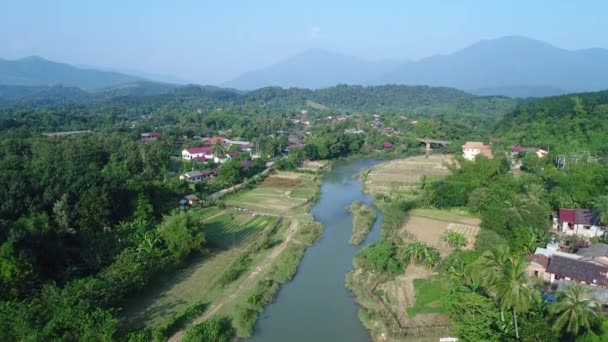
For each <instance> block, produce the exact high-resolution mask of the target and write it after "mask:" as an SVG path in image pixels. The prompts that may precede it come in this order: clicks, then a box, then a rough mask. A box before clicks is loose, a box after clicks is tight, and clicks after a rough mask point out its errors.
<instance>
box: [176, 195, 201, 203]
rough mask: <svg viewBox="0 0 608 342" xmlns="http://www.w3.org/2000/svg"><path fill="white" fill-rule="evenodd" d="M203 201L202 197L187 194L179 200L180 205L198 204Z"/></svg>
mask: <svg viewBox="0 0 608 342" xmlns="http://www.w3.org/2000/svg"><path fill="white" fill-rule="evenodd" d="M200 202H201V199H200V198H198V196H196V195H186V196H184V198H182V199H181V200H179V204H180V205H197V204H199V203H200Z"/></svg>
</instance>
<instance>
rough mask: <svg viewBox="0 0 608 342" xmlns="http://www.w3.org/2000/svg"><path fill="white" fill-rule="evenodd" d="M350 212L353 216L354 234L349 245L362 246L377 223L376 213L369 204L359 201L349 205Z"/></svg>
mask: <svg viewBox="0 0 608 342" xmlns="http://www.w3.org/2000/svg"><path fill="white" fill-rule="evenodd" d="M348 211H349V212H350V213H351V214H352V215H353V232H352V236H351V238H350V241H349V243H350V244H351V245H360V244H361V243H362V242H363V240H365V237H366V236H367V234H368V233H369V231H370V230H371V229H372V225H373V224H374V222H375V221H376V212H375V211H374V209H372V208H371V207H370V206H368V205H367V204H365V203H361V202H359V201H356V202H353V203H352V204H351V205H349V206H348Z"/></svg>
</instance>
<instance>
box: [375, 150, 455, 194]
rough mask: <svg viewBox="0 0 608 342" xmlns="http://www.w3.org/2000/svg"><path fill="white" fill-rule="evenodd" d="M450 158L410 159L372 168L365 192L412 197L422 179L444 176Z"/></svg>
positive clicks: (447, 172) (441, 156) (438, 156)
mask: <svg viewBox="0 0 608 342" xmlns="http://www.w3.org/2000/svg"><path fill="white" fill-rule="evenodd" d="M450 161H451V158H450V157H449V156H443V155H430V156H429V157H428V158H426V157H425V156H417V157H410V158H406V159H399V160H393V161H390V162H387V163H384V164H380V165H378V166H376V167H373V168H372V169H371V170H370V171H369V173H368V174H367V177H366V179H365V191H367V192H370V193H382V194H385V195H392V194H401V195H407V194H411V195H414V194H415V192H416V190H417V188H418V185H419V184H420V182H421V181H422V177H423V176H426V177H429V178H434V177H441V176H446V175H448V174H449V173H450V171H449V170H448V168H447V167H446V166H445V164H446V163H449V162H450Z"/></svg>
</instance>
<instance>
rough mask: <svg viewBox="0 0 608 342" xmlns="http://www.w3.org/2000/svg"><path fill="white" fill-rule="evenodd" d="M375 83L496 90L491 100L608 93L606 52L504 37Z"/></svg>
mask: <svg viewBox="0 0 608 342" xmlns="http://www.w3.org/2000/svg"><path fill="white" fill-rule="evenodd" d="M376 82H377V83H397V84H425V85H430V86H446V87H454V88H458V89H463V90H467V91H472V92H475V90H479V89H494V91H493V92H494V93H495V94H493V95H496V94H500V95H512V94H513V91H514V89H516V88H519V89H520V91H517V92H516V93H517V96H520V97H528V96H535V95H537V93H539V94H540V95H543V96H547V95H559V94H562V93H564V92H580V91H592V90H600V89H608V50H604V49H586V50H574V51H570V50H564V49H560V48H557V47H555V46H552V45H550V44H547V43H544V42H541V41H538V40H533V39H529V38H524V37H503V38H498V39H493V40H484V41H481V42H479V43H476V44H473V45H471V46H469V47H467V48H464V49H462V50H460V51H457V52H455V53H453V54H450V55H447V56H434V57H430V58H425V59H422V60H420V61H418V62H415V63H407V64H404V65H403V66H401V67H399V68H397V69H395V70H393V71H390V72H388V73H386V74H385V75H384V76H383V77H380V78H378V80H377V81H376ZM523 90H525V91H523ZM539 90H542V91H540V92H539ZM497 91H500V92H497ZM486 94H487V92H486Z"/></svg>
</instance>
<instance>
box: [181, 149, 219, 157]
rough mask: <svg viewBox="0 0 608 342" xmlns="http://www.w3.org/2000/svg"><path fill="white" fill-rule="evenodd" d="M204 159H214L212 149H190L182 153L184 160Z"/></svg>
mask: <svg viewBox="0 0 608 342" xmlns="http://www.w3.org/2000/svg"><path fill="white" fill-rule="evenodd" d="M200 157H204V158H207V159H211V158H213V157H214V155H213V152H212V148H211V147H210V146H206V147H190V148H187V149H185V150H183V151H182V158H183V159H187V160H193V159H196V158H200Z"/></svg>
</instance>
